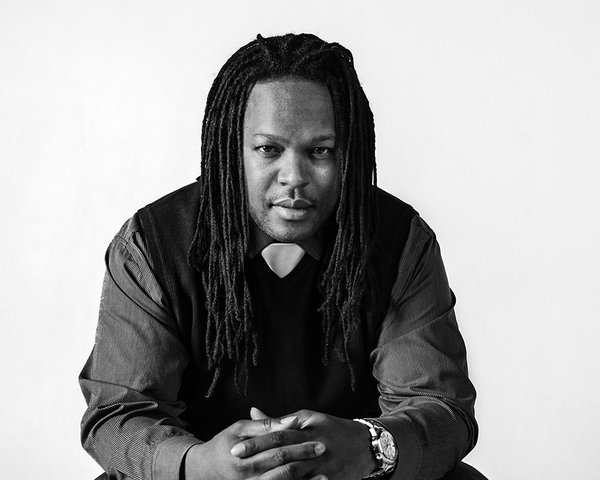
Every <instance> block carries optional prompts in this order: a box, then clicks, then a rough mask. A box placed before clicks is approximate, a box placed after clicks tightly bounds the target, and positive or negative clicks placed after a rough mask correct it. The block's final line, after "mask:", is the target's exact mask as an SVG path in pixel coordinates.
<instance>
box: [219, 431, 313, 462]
mask: <svg viewBox="0 0 600 480" xmlns="http://www.w3.org/2000/svg"><path fill="white" fill-rule="evenodd" d="M308 440H310V439H309V438H308V435H307V433H306V432H300V431H299V430H279V431H274V432H269V433H265V434H264V435H259V436H256V437H252V438H247V439H245V440H243V441H241V442H239V443H237V444H236V445H234V446H233V447H232V448H231V450H230V451H231V454H232V455H233V456H235V457H239V458H248V457H251V456H252V455H256V454H257V453H260V452H264V451H265V450H271V449H273V448H277V447H282V446H285V445H294V444H298V443H304V442H307V441H308Z"/></svg>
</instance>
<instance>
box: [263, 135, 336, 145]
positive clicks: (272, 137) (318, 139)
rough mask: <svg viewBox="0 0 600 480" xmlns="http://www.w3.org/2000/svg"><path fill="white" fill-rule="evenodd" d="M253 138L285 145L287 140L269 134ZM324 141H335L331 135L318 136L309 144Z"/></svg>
mask: <svg viewBox="0 0 600 480" xmlns="http://www.w3.org/2000/svg"><path fill="white" fill-rule="evenodd" d="M253 136H254V137H265V138H268V139H269V140H273V141H275V142H279V143H287V140H286V139H285V138H283V137H280V136H279V135H272V134H270V133H255V134H254V135H253ZM325 140H335V135H333V134H325V135H318V136H316V137H314V138H311V139H310V141H311V142H323V141H325Z"/></svg>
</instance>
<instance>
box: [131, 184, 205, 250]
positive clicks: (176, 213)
mask: <svg viewBox="0 0 600 480" xmlns="http://www.w3.org/2000/svg"><path fill="white" fill-rule="evenodd" d="M200 199H201V195H200V184H199V183H198V182H194V183H191V184H189V185H186V186H185V187H181V188H179V189H177V190H175V191H174V192H171V193H169V194H167V195H165V196H163V197H161V198H159V199H158V200H155V201H154V202H152V203H149V204H148V205H146V206H145V207H143V208H141V209H140V210H138V212H137V213H136V215H135V217H134V218H136V220H137V221H138V222H139V224H140V226H141V228H142V229H143V231H144V234H145V235H146V236H147V237H148V236H150V235H152V236H156V237H160V238H162V239H163V240H164V241H168V242H175V243H179V242H182V244H184V245H187V244H188V243H189V242H190V241H191V238H192V237H193V235H194V232H195V229H196V222H197V218H198V210H199V206H200Z"/></svg>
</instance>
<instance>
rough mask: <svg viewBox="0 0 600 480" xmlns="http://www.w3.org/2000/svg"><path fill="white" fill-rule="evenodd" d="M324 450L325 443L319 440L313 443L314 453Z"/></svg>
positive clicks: (318, 453)
mask: <svg viewBox="0 0 600 480" xmlns="http://www.w3.org/2000/svg"><path fill="white" fill-rule="evenodd" d="M324 451H325V444H323V443H321V442H319V443H317V444H316V445H315V453H316V454H317V455H321V454H322V453H323V452H324ZM321 480H322V479H321Z"/></svg>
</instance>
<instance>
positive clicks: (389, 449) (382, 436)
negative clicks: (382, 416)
mask: <svg viewBox="0 0 600 480" xmlns="http://www.w3.org/2000/svg"><path fill="white" fill-rule="evenodd" d="M354 421H355V422H360V423H362V424H363V425H366V426H367V428H368V429H369V433H370V434H371V452H373V456H374V457H375V461H376V462H377V465H378V467H379V468H378V469H377V470H375V471H374V472H373V473H371V474H370V475H368V476H366V477H363V478H365V479H367V478H368V479H369V480H370V479H374V478H380V477H383V476H384V475H386V474H387V473H391V472H392V470H394V467H395V466H396V461H397V460H398V447H396V440H395V439H394V437H393V435H392V434H391V433H390V432H389V431H388V430H387V429H386V428H385V427H384V426H383V425H382V424H381V423H379V422H377V421H376V420H371V419H368V420H367V419H364V418H355V419H354Z"/></svg>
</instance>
